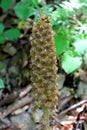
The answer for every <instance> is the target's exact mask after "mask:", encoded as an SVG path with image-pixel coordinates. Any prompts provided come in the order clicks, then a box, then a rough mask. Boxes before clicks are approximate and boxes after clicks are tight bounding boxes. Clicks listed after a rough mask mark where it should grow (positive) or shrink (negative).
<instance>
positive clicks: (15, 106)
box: [0, 95, 32, 118]
mask: <svg viewBox="0 0 87 130" xmlns="http://www.w3.org/2000/svg"><path fill="white" fill-rule="evenodd" d="M31 101H32V98H30V97H29V95H27V96H26V97H24V98H22V99H21V100H17V101H15V102H14V103H13V104H11V105H9V106H8V107H7V109H6V110H5V111H4V113H3V114H2V116H0V118H4V117H6V116H8V115H9V114H11V113H12V112H13V111H15V110H17V109H18V108H21V107H23V106H25V105H28V104H30V102H31Z"/></svg>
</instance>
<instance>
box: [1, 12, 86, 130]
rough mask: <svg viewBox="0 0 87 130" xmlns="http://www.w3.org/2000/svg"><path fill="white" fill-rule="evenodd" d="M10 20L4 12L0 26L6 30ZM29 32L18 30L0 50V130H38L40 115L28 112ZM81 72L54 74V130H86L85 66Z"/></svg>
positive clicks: (29, 103) (29, 26) (11, 25)
mask: <svg viewBox="0 0 87 130" xmlns="http://www.w3.org/2000/svg"><path fill="white" fill-rule="evenodd" d="M13 18H14V14H13V13H12V12H9V11H7V14H6V15H4V16H3V17H2V18H1V21H0V22H4V23H5V25H6V27H7V28H10V27H15V26H16V25H15V23H14V20H13ZM7 19H9V21H8V20H7ZM31 30H32V25H31V24H29V25H28V26H27V27H26V29H21V31H22V36H21V37H20V38H19V39H17V40H15V41H12V42H10V41H7V42H6V43H5V44H3V45H1V46H0V63H1V64H2V65H3V66H2V68H1V69H0V80H1V81H2V80H3V82H2V86H3V87H4V88H3V89H0V130H38V129H39V127H40V124H39V122H40V120H41V117H42V111H41V110H39V109H38V110H37V111H36V112H32V105H33V102H32V97H31V91H32V86H31V82H30V69H29V64H30V55H29V53H30V48H31V45H30V36H31ZM83 68H84V67H82V68H80V69H79V71H78V72H75V73H73V74H70V75H68V74H66V73H64V72H63V71H62V70H61V69H60V68H59V70H58V81H57V82H58V97H59V99H58V107H57V110H58V112H57V113H56V123H55V127H54V130H87V65H86V67H85V68H86V69H83ZM76 77H78V78H76ZM3 83H4V84H3ZM2 86H0V88H1V87H2Z"/></svg>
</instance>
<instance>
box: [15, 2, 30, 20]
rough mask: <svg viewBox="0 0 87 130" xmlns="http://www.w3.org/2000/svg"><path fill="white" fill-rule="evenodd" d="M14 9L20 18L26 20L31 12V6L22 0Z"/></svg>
mask: <svg viewBox="0 0 87 130" xmlns="http://www.w3.org/2000/svg"><path fill="white" fill-rule="evenodd" d="M14 10H15V13H16V15H17V16H18V17H19V18H20V19H22V20H26V19H27V18H28V17H29V16H30V15H31V14H32V6H29V4H24V3H22V2H19V3H17V4H16V6H15V8H14Z"/></svg>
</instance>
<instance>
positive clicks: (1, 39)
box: [0, 35, 5, 44]
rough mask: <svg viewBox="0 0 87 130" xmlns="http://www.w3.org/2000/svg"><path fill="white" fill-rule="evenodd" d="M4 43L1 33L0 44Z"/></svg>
mask: <svg viewBox="0 0 87 130" xmlns="http://www.w3.org/2000/svg"><path fill="white" fill-rule="evenodd" d="M4 43H5V38H4V37H3V36H2V35H0V44H4Z"/></svg>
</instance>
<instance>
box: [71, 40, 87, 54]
mask: <svg viewBox="0 0 87 130" xmlns="http://www.w3.org/2000/svg"><path fill="white" fill-rule="evenodd" d="M73 45H74V46H75V51H76V52H77V53H78V54H79V55H83V54H84V53H86V52H87V39H84V40H77V41H76V42H75V43H74V44H73Z"/></svg>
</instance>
